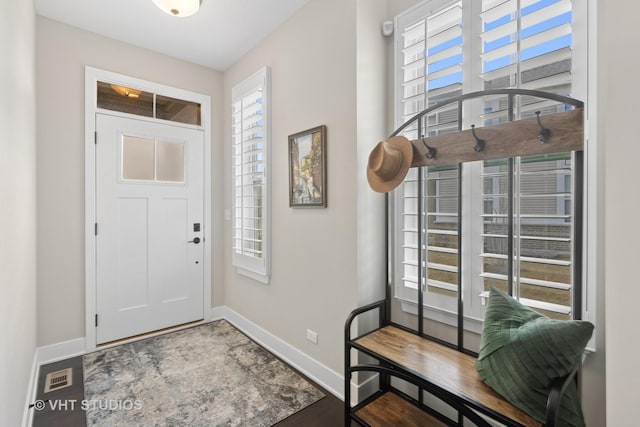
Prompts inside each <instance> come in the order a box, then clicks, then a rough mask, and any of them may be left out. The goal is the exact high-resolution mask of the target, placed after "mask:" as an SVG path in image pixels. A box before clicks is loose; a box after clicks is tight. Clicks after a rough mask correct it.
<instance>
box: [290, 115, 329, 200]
mask: <svg viewBox="0 0 640 427" xmlns="http://www.w3.org/2000/svg"><path fill="white" fill-rule="evenodd" d="M289 207H293V208H306V207H320V208H326V207H327V127H326V126H325V125H321V126H317V127H314V128H311V129H307V130H305V131H302V132H298V133H294V134H293V135H289Z"/></svg>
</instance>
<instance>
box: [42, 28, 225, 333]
mask: <svg viewBox="0 0 640 427" xmlns="http://www.w3.org/2000/svg"><path fill="white" fill-rule="evenodd" d="M36 25H37V41H36V47H37V87H38V93H37V105H38V110H37V114H38V123H37V124H38V148H37V150H38V154H37V157H38V163H37V166H38V182H37V185H38V244H37V248H38V264H37V265H38V313H39V317H38V345H40V346H42V345H47V344H53V343H58V342H62V341H66V340H70V339H74V338H82V337H84V336H85V331H84V325H85V314H84V301H85V300H84V289H85V284H84V283H85V281H84V234H83V233H84V67H85V65H90V66H93V67H96V68H101V69H105V70H108V71H114V72H117V73H121V74H125V75H129V76H132V77H137V78H141V79H145V80H148V81H151V82H156V83H161V84H165V85H170V86H174V87H178V88H181V89H186V90H190V91H193V92H198V93H202V94H205V95H210V96H211V99H212V113H211V116H212V140H211V143H212V150H211V151H212V171H213V172H212V174H213V176H212V192H213V195H212V202H213V205H214V209H213V223H212V225H213V228H212V235H213V239H212V240H213V247H212V252H213V260H214V262H213V265H212V275H213V278H212V284H213V285H212V287H213V290H212V300H213V301H212V305H213V304H216V305H220V304H221V303H222V300H223V298H224V296H223V291H224V290H223V287H222V285H221V280H222V262H221V261H222V253H221V251H222V246H221V245H222V235H221V227H222V212H221V210H220V209H219V208H218V209H216V208H215V207H216V206H220V204H221V200H222V196H221V191H222V155H221V153H222V146H221V143H222V141H221V139H222V138H221V135H222V126H221V117H222V96H221V93H222V74H221V73H220V72H217V71H214V70H211V69H208V68H205V67H201V66H198V65H193V64H189V63H186V62H184V61H180V60H177V59H173V58H169V57H167V56H164V55H160V54H157V53H154V52H151V51H148V50H144V49H140V48H137V47H134V46H132V45H128V44H125V43H121V42H118V41H115V40H112V39H108V38H105V37H102V36H99V35H96V34H94V33H89V32H86V31H83V30H80V29H77V28H74V27H70V26H67V25H64V24H61V23H58V22H56V21H52V20H49V19H46V18H42V17H38V18H37V21H36Z"/></svg>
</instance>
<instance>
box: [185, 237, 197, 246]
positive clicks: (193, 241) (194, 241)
mask: <svg viewBox="0 0 640 427" xmlns="http://www.w3.org/2000/svg"><path fill="white" fill-rule="evenodd" d="M187 243H195V244H196V245H197V244H198V243H200V238H199V237H194V238H193V240H189V241H188V242H187Z"/></svg>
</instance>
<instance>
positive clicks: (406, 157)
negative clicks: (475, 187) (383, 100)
mask: <svg viewBox="0 0 640 427" xmlns="http://www.w3.org/2000/svg"><path fill="white" fill-rule="evenodd" d="M483 98H484V101H489V102H492V103H493V104H495V105H497V106H498V105H499V106H500V108H499V111H498V112H499V113H500V114H502V115H503V116H501V118H502V119H504V120H501V121H499V123H498V124H495V125H492V126H486V127H480V128H478V129H476V128H475V126H474V125H473V124H471V125H469V123H473V122H472V120H482V119H481V118H480V117H477V118H472V119H464V118H463V113H465V112H471V111H473V108H465V107H463V103H465V102H467V101H470V100H481V101H483ZM476 105H479V104H476ZM523 106H526V108H522V107H523ZM492 108H493V107H492ZM538 108H540V109H541V110H543V111H534V109H538ZM452 111H454V112H455V111H457V126H458V130H457V132H455V131H452V132H445V133H439V131H438V129H437V128H436V129H435V130H432V129H431V128H430V126H437V124H438V121H437V120H435V121H434V120H431V119H432V118H433V116H434V115H435V114H439V113H440V112H445V113H446V114H449V113H450V112H452ZM491 111H494V110H491ZM541 113H544V114H542V115H541ZM516 116H520V119H519V120H518V119H517V117H516ZM583 116H584V104H583V103H582V102H581V101H579V100H576V99H573V98H569V97H565V96H562V95H558V94H555V93H549V92H542V91H535V90H526V89H493V90H486V91H481V92H473V93H469V94H463V95H460V96H458V97H454V98H450V99H447V100H444V101H442V102H440V103H438V104H435V105H432V106H430V107H429V108H427V109H425V110H423V111H421V112H419V113H417V114H416V115H415V116H413V117H412V118H410V119H409V120H407V121H406V122H405V123H404V124H403V125H401V126H400V127H399V128H398V129H397V130H396V131H394V132H393V133H392V134H391V135H390V137H389V139H388V140H386V141H382V142H380V143H379V144H378V145H376V147H375V148H374V149H373V150H372V152H371V154H370V156H369V164H368V167H367V180H368V182H369V185H370V186H371V188H372V189H373V190H374V191H377V192H380V193H387V194H386V206H387V209H386V230H385V232H386V233H385V234H386V236H387V240H386V244H387V262H386V269H387V271H386V273H387V274H386V284H385V289H384V291H385V299H384V300H382V301H379V302H376V303H373V304H370V305H367V306H364V307H361V308H358V309H356V310H354V311H353V312H351V314H350V315H349V316H348V318H347V320H346V323H345V355H344V357H345V366H344V375H345V393H344V394H345V404H344V411H345V414H344V415H345V426H347V427H348V426H351V424H352V422H355V423H357V424H359V425H363V426H374V427H383V426H392V427H400V426H463V425H464V426H467V425H476V426H481V427H490V426H493V425H496V424H498V425H506V426H510V427H515V426H519V427H522V426H526V427H532V426H542V425H544V426H547V427H553V426H555V425H556V424H557V423H560V422H561V421H560V419H561V418H562V419H563V421H562V422H563V423H564V422H565V418H563V417H565V416H566V414H567V413H568V412H567V413H565V412H564V408H565V407H566V406H567V405H571V408H574V409H575V408H578V406H579V403H578V406H576V405H575V403H576V398H579V396H577V395H576V394H577V391H576V387H575V381H576V372H577V371H578V367H579V364H580V360H579V359H580V357H581V356H582V351H583V350H584V347H583V348H582V350H579V351H578V350H576V351H575V352H574V353H575V354H574V355H573V356H574V357H572V358H566V359H562V357H561V358H560V359H561V361H560V362H559V363H560V364H561V365H563V366H562V369H561V370H556V369H555V366H552V367H551V369H550V373H549V372H545V373H544V374H545V376H546V377H545V387H544V388H542V389H540V390H545V391H540V390H539V389H536V391H535V396H533V397H532V396H528V395H526V396H525V400H524V401H525V402H526V404H522V402H523V400H522V399H521V396H518V398H514V397H513V396H510V399H511V401H514V402H516V401H517V402H518V406H520V407H526V408H530V404H533V403H535V410H534V411H533V412H532V411H529V412H530V413H535V417H536V418H538V419H544V423H541V422H539V421H537V420H536V419H534V418H533V417H532V416H530V415H528V413H525V412H523V411H522V410H520V409H518V408H517V407H516V406H514V405H512V404H511V403H509V402H508V401H507V400H505V399H504V398H503V397H502V396H501V395H500V394H498V393H497V392H495V391H494V389H492V388H491V387H494V388H496V387H495V383H494V384H493V385H492V386H491V387H490V386H489V385H487V384H485V382H483V380H482V379H481V376H480V375H481V373H482V375H483V378H484V379H485V381H487V380H488V378H490V377H488V376H487V374H488V372H489V370H485V368H486V367H487V365H486V358H485V357H487V354H486V353H485V354H484V355H482V351H483V349H482V348H481V351H480V354H481V355H480V361H479V362H478V359H477V357H478V355H477V354H476V353H474V352H473V351H471V350H469V349H468V348H466V347H465V346H464V321H465V317H464V316H465V313H464V312H463V311H464V304H463V299H462V295H463V286H466V285H465V284H464V283H463V282H462V274H460V271H459V270H458V274H457V284H454V286H456V291H455V292H456V298H457V312H456V314H455V316H456V318H457V321H456V325H457V343H456V344H452V343H447V342H444V341H441V340H439V339H437V338H435V337H433V336H430V335H429V334H428V333H426V332H425V331H424V328H425V322H424V320H425V315H424V314H425V313H424V305H425V301H423V298H425V296H424V294H425V291H426V290H427V287H428V286H429V283H428V281H427V278H428V275H427V264H428V260H427V258H428V251H429V250H432V249H429V246H428V245H429V244H430V243H428V240H427V228H428V227H427V216H428V215H433V212H429V211H428V203H429V199H428V197H429V195H428V194H426V193H427V192H428V191H427V190H425V188H426V184H423V185H414V187H415V189H414V190H412V191H413V192H411V193H410V194H411V197H412V200H411V203H407V204H405V205H404V206H403V209H404V211H402V212H400V214H401V215H411V216H412V218H414V217H415V224H414V223H413V222H410V228H411V230H410V231H414V232H415V235H416V237H415V239H416V240H417V241H416V242H413V241H411V243H410V245H409V244H407V245H408V246H407V248H410V249H413V250H415V251H416V252H417V254H418V255H417V259H416V260H415V263H407V265H411V266H413V265H415V269H416V271H415V272H414V273H411V274H410V275H411V277H414V278H415V285H416V286H415V288H414V289H415V292H416V294H415V301H414V302H415V303H416V307H417V316H416V321H417V322H416V323H417V328H416V329H415V330H414V329H411V328H408V327H406V325H400V324H396V323H393V322H392V320H391V319H393V318H395V317H393V316H392V313H391V311H392V310H391V306H392V302H393V299H394V290H393V289H392V287H393V283H394V282H395V281H394V279H393V274H395V272H393V271H391V270H392V266H391V264H392V262H391V260H392V259H393V258H392V257H393V256H394V254H395V252H394V250H393V248H392V247H391V245H392V244H393V243H392V242H394V238H395V236H392V235H391V234H392V233H391V232H390V230H393V229H395V224H394V223H393V222H392V220H391V218H393V216H392V215H391V211H392V210H393V207H394V206H395V205H394V202H393V200H391V199H390V197H389V194H388V192H389V191H391V190H393V189H394V188H395V187H397V186H398V185H400V184H401V183H402V182H403V180H404V179H405V176H406V175H407V173H408V170H409V168H417V170H416V171H415V172H416V173H415V174H414V176H413V178H411V179H412V180H413V181H412V182H414V183H416V182H417V183H421V182H423V181H425V178H424V176H425V175H424V174H425V173H428V171H429V169H426V172H425V167H426V168H429V167H441V166H447V167H450V168H451V167H453V168H457V171H458V177H459V178H458V179H461V178H460V177H461V176H462V170H463V168H464V167H466V166H465V164H466V163H467V162H479V161H485V162H486V161H496V160H499V161H502V162H503V163H504V167H505V168H507V169H506V172H504V176H505V177H508V178H506V180H507V186H506V189H505V190H504V192H505V194H504V196H505V197H504V198H505V200H506V202H505V204H506V206H505V207H504V212H502V215H503V217H504V224H503V225H504V228H505V231H503V232H502V233H501V234H504V235H505V236H504V237H505V242H506V243H505V246H506V247H505V250H504V256H505V259H506V260H509V259H514V260H515V259H516V248H515V247H514V243H513V242H514V240H515V239H514V235H515V231H514V230H515V229H516V224H515V221H514V217H515V215H514V213H515V211H514V199H515V198H516V197H515V196H516V186H515V184H514V170H515V168H516V166H517V165H519V164H520V163H518V162H519V161H520V160H516V159H517V158H520V159H522V158H525V157H526V158H529V159H531V158H535V159H546V158H551V159H553V158H554V157H553V156H554V155H555V154H557V153H570V156H571V165H572V168H573V169H572V170H573V175H572V176H573V178H572V192H571V194H572V197H573V205H572V208H571V210H572V220H573V223H572V230H571V236H570V238H568V239H567V240H568V241H570V242H571V245H572V247H571V251H572V253H573V254H574V255H573V258H572V262H571V277H572V282H571V284H570V286H571V303H570V304H571V307H570V310H571V313H572V314H573V316H572V318H573V320H579V316H580V314H581V313H582V310H581V305H580V304H581V292H580V289H581V283H582V270H583V269H582V247H581V244H582V233H583V200H584V199H583V192H584V185H583V181H584V153H583V151H584V131H583V121H584V117H583ZM452 123H453V122H452ZM463 123H464V126H465V127H467V129H466V130H463ZM449 125H450V127H452V126H454V125H455V124H451V123H450V124H449ZM405 131H407V132H413V135H414V136H415V135H417V136H418V139H413V140H409V139H408V138H406V137H404V136H402V133H403V132H405ZM424 135H431V136H428V137H424ZM549 156H550V157H549ZM452 165H453V166H452ZM414 187H410V188H414ZM457 187H458V190H457V191H458V193H457V203H458V206H457V210H455V212H458V213H460V212H463V206H462V204H463V200H465V199H464V197H463V195H462V194H463V193H462V190H461V188H462V184H458V186H457ZM517 191H520V190H517ZM414 192H415V194H414ZM414 199H415V200H414ZM464 203H466V202H464ZM395 214H397V213H395ZM501 224H502V223H501ZM414 228H415V230H414ZM464 233H465V229H464V227H463V222H462V220H461V217H460V216H458V223H457V228H456V232H455V233H454V232H452V233H449V234H450V235H452V236H453V235H455V236H457V242H451V244H452V245H453V246H451V247H454V248H455V250H449V252H450V253H452V254H455V256H457V263H456V264H455V265H457V266H460V265H462V258H461V257H462V252H463V250H462V244H463V241H462V238H461V236H462V234H464ZM454 243H455V244H454ZM448 247H449V246H448ZM393 265H395V263H394V264H393ZM507 265H508V266H509V265H511V267H508V266H507V267H505V271H504V274H500V275H498V274H495V276H500V277H499V279H500V280H503V281H504V284H505V286H506V287H507V292H506V294H505V295H506V297H507V300H509V301H511V300H512V298H511V297H509V295H513V289H514V288H513V286H514V283H515V282H516V279H517V278H516V277H515V275H514V271H513V267H512V264H511V263H507ZM403 268H410V267H407V266H404V267H403ZM459 268H460V267H458V269H459ZM403 274H405V275H406V274H409V273H407V272H406V270H405V271H404V273H403ZM538 282H543V281H541V280H538V281H536V283H538ZM547 285H549V284H548V283H542V284H540V286H547ZM484 286H485V285H484V284H483V287H484ZM536 286H538V284H536ZM485 291H487V289H485ZM493 292H494V291H493V290H492V291H491V292H489V294H492V293H493ZM474 297H475V296H474ZM513 301H515V300H513ZM517 304H518V305H520V303H517ZM394 307H395V306H394ZM522 307H524V306H522ZM526 309H527V310H529V309H528V308H526ZM488 312H489V308H488V309H487V313H488ZM534 313H535V314H534V315H533V317H535V316H541V315H540V314H538V313H536V312H534ZM376 315H377V318H376V319H377V320H376V321H375V322H374V323H375V325H374V326H371V328H373V330H371V329H369V332H367V333H364V334H362V335H359V336H355V337H352V336H351V331H352V327H353V326H355V322H354V321H355V320H356V319H358V321H360V320H366V322H367V323H366V324H367V325H369V323H368V322H369V321H371V319H372V318H373V317H375V316H376ZM528 316H529V317H531V315H528ZM525 317H526V316H525ZM542 317H544V316H542ZM362 324H363V323H358V327H361V326H362ZM487 324H491V322H485V326H486V325H487ZM563 327H564V326H563ZM591 328H592V325H591ZM525 329H526V328H525ZM361 333H362V332H361ZM527 333H528V332H527ZM570 333H571V331H570ZM586 333H587V334H588V336H587V337H586V338H585V339H586V340H587V341H588V337H589V336H590V333H591V330H589V327H587V328H586ZM552 335H553V333H552ZM484 337H485V334H484V331H483V338H484ZM557 337H558V335H553V336H552V337H551V338H550V341H552V342H553V341H554V339H555V338H557ZM489 343H490V344H493V343H494V342H493V341H490V340H489ZM584 344H585V345H586V341H584ZM481 347H482V343H481ZM488 347H489V346H488ZM541 348H542V347H541ZM519 349H520V351H524V352H527V351H529V347H522V346H521V347H519ZM548 349H549V347H546V350H548ZM546 350H545V351H546ZM497 353H498V352H496V353H495V354H496V355H497ZM534 353H535V352H531V353H527V354H529V355H532V354H534ZM355 354H357V355H358V356H360V355H366V356H368V357H367V358H362V357H358V359H356V360H358V362H356V363H353V361H352V357H353V356H354V355H355ZM489 354H492V353H489ZM528 357H529V359H531V358H533V357H534V356H528ZM362 359H367V360H372V362H370V363H362V362H361V360H362ZM562 360H564V361H562ZM494 361H495V359H493V361H492V362H490V363H494ZM476 362H478V364H477V365H476ZM534 362H535V360H534ZM533 364H535V363H533ZM574 364H575V365H576V366H573V365H574ZM514 366H515V365H514ZM514 366H512V367H511V368H510V369H506V370H505V369H503V365H502V364H500V363H496V365H491V367H492V368H497V369H498V370H499V371H500V374H506V375H504V376H505V377H507V378H508V379H509V380H511V381H512V382H514V383H515V384H516V386H518V385H527V384H530V382H527V381H526V380H524V379H522V380H521V378H522V377H523V376H526V375H527V374H526V373H524V371H522V370H521V371H518V370H517V369H524V370H529V368H530V367H531V366H530V365H529V364H526V365H525V364H520V365H519V368H517V369H516V368H515V367H514ZM478 369H480V372H481V373H479V371H478ZM512 369H513V370H512ZM494 372H495V371H493V370H491V373H494ZM515 372H518V374H515ZM354 373H368V375H373V374H377V378H376V377H372V378H370V377H368V378H369V381H377V385H378V387H377V391H376V392H374V393H373V394H372V395H371V396H368V397H366V398H363V399H361V398H359V399H360V401H358V402H355V403H353V404H352V402H351V379H352V377H353V375H354ZM529 374H532V375H533V378H530V380H531V379H532V380H533V382H540V381H538V380H539V379H540V378H538V377H536V376H535V375H537V373H535V374H534V373H533V371H529ZM555 375H561V377H560V378H555ZM530 376H531V375H530ZM501 380H502V379H501ZM491 381H494V379H493V378H491ZM487 382H488V383H490V382H489V381H487ZM406 383H408V384H406ZM549 384H550V385H551V386H550V388H549V387H548V385H549ZM524 388H526V387H524ZM401 389H402V390H401ZM496 389H500V388H496ZM547 390H548V391H549V392H548V393H549V394H548V397H547V398H546V409H545V398H544V396H543V394H546V393H547ZM565 391H567V393H565ZM565 394H566V396H565V400H564V405H563V413H562V414H561V415H560V417H559V416H558V413H559V408H560V404H561V402H562V400H563V395H565ZM514 399H516V400H514ZM518 399H519V400H518ZM434 402H437V403H435V404H434ZM443 407H444V408H446V407H449V408H450V409H442V408H443ZM578 412H580V414H579V417H580V418H581V417H582V413H581V411H580V410H579V408H578ZM556 420H558V421H556Z"/></svg>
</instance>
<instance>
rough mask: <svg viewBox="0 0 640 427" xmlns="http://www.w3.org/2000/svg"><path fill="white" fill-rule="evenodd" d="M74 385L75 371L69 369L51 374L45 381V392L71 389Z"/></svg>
mask: <svg viewBox="0 0 640 427" xmlns="http://www.w3.org/2000/svg"><path fill="white" fill-rule="evenodd" d="M72 383H73V369H72V368H67V369H63V370H61V371H55V372H50V373H48V374H47V376H46V378H45V380H44V392H45V393H48V392H50V391H53V390H59V389H61V388H65V387H69V386H70V385H71V384H72Z"/></svg>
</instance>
